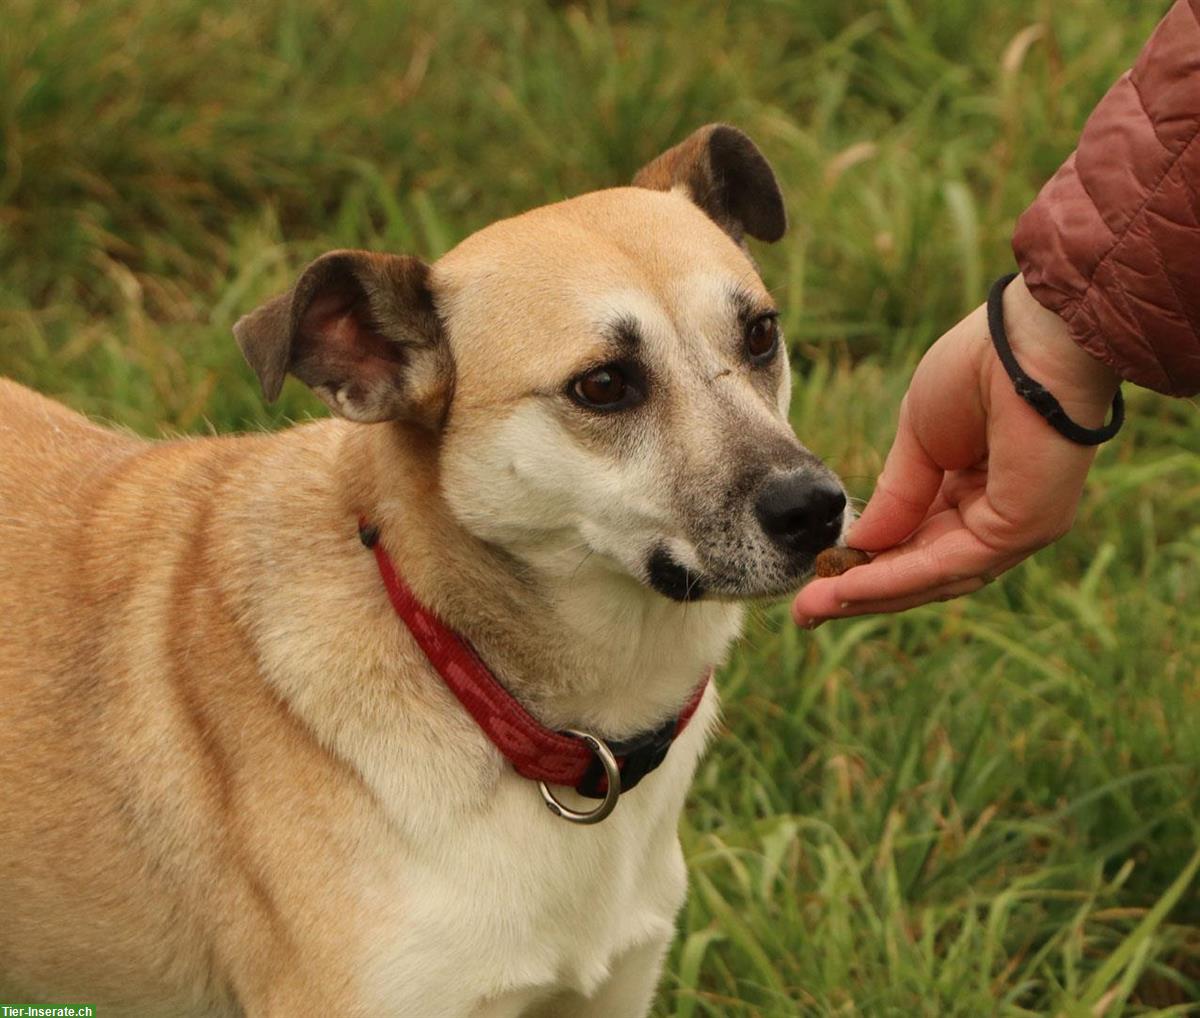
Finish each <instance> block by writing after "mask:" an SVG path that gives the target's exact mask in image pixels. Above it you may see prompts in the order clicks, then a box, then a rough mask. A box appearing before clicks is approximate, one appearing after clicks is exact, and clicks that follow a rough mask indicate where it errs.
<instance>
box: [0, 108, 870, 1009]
mask: <svg viewBox="0 0 1200 1018" xmlns="http://www.w3.org/2000/svg"><path fill="white" fill-rule="evenodd" d="M635 185H636V186H633V187H627V188H616V189H612V190H606V191H599V192H596V193H592V194H587V195H584V196H582V197H578V198H574V199H571V200H569V201H564V202H561V203H558V204H555V205H550V206H547V207H544V208H539V209H535V210H534V211H532V212H527V213H525V214H524V215H520V216H517V217H515V218H513V219H508V220H504V221H502V222H499V223H496V224H494V225H492V226H489V227H487V228H486V229H484V230H482V231H480V232H479V233H477V234H475V235H473V236H471V237H469V238H468V239H467V240H465V241H464V242H463V243H462V244H460V245H459V246H458V247H457V248H455V249H454V250H453V251H451V252H450V253H449V254H447V255H446V256H445V257H443V258H442V259H440V260H439V261H438V262H436V263H435V264H434V265H432V266H427V265H425V264H423V263H422V262H420V261H418V260H417V259H415V258H411V257H399V256H393V255H382V254H368V253H364V252H357V251H339V252H334V253H331V254H329V255H326V256H324V257H322V258H319V259H318V260H317V261H316V262H314V263H313V264H312V265H311V266H309V268H308V269H307V270H306V271H305V272H304V274H303V275H302V276H301V278H300V280H299V282H298V283H297V284H296V286H295V288H294V289H293V290H292V291H290V292H289V293H288V294H285V295H284V296H282V297H279V298H277V299H276V300H273V301H271V302H270V303H268V304H266V305H265V306H264V307H262V308H260V309H259V310H257V311H255V312H254V313H252V314H250V315H248V316H247V317H245V318H244V319H242V320H241V321H240V322H239V323H238V325H237V326H236V328H235V333H236V336H237V339H238V342H239V343H240V345H241V347H242V350H243V351H244V353H245V355H246V358H247V360H248V361H249V363H250V365H251V366H252V367H253V368H254V370H255V371H256V372H257V374H258V376H259V378H260V380H261V382H262V385H263V388H264V391H265V393H266V395H267V397H268V398H273V397H274V396H275V395H276V394H277V393H278V391H279V389H280V386H281V384H282V382H283V378H284V375H285V373H289V372H290V373H291V374H293V375H294V376H296V377H298V378H299V379H300V380H302V381H303V382H305V383H307V384H308V385H309V386H311V387H312V388H313V389H314V390H315V391H316V392H317V393H318V394H319V395H320V396H321V397H322V398H323V399H324V400H325V401H326V402H327V403H328V404H329V406H330V408H331V409H332V410H333V412H334V413H335V414H336V415H337V417H336V418H334V419H330V420H322V421H318V422H315V423H310V424H305V425H302V426H299V427H295V428H292V429H290V430H286V431H283V432H281V433H278V434H272V435H250V436H237V437H227V438H202V439H188V440H180V441H163V442H144V441H141V440H138V439H135V438H133V437H130V436H129V435H126V434H121V433H117V432H114V431H111V430H107V429H105V428H102V427H98V426H96V425H94V424H92V423H89V422H88V421H86V420H84V419H83V418H81V417H79V416H77V415H76V414H74V413H72V412H70V411H68V410H66V409H65V408H63V407H62V406H60V405H58V404H56V403H53V402H51V401H49V400H47V399H44V398H42V397H40V396H38V395H36V394H34V393H32V392H30V391H28V390H26V389H23V388H21V387H19V386H17V385H15V384H12V383H8V382H0V739H2V743H0V1000H4V1001H12V1000H22V1001H29V1000H35V1001H47V1002H53V1001H60V1002H63V1001H67V1002H69V1001H86V1002H89V1003H92V1004H96V1005H98V1006H99V1007H100V1013H101V1014H102V1015H104V1016H105V1018H114V1016H118V1015H137V1016H154V1018H165V1016H174V1015H181V1016H182V1015H189V1016H191V1015H213V1016H215V1015H222V1016H225V1015H228V1016H233V1015H246V1016H251V1018H261V1016H285V1015H289V1016H300V1015H322V1016H329V1015H337V1016H339V1018H343V1016H363V1018H377V1016H388V1015H395V1016H409V1018H437V1016H445V1018H463V1016H471V1018H517V1016H523V1018H530V1016H544V1018H549V1016H554V1018H568V1016H578V1018H584V1016H587V1018H623V1016H639V1015H643V1014H644V1013H645V1012H646V1010H647V1009H648V1007H649V1006H650V1001H651V999H652V996H653V994H654V990H655V985H656V982H657V979H658V975H659V970H660V968H661V964H662V959H663V955H664V952H665V951H666V948H667V946H668V944H669V943H670V941H671V937H672V930H673V924H674V920H675V915H676V913H677V911H678V909H679V908H680V905H681V903H682V901H683V898H684V894H685V885H686V877H685V872H684V864H683V859H682V855H681V852H680V847H679V844H678V840H677V837H676V825H677V820H678V816H679V813H680V810H681V808H682V806H683V802H684V796H685V794H686V792H687V788H688V783H689V781H690V778H691V775H692V772H693V769H694V767H695V765H696V762H697V759H698V758H699V755H700V753H701V751H702V749H703V746H704V742H705V739H706V735H707V729H709V728H710V727H711V724H712V720H713V717H714V714H715V712H716V693H715V691H714V690H713V689H712V688H711V687H710V688H709V690H708V692H707V693H706V695H705V697H704V699H703V701H702V702H701V704H700V707H699V710H698V712H697V714H696V716H695V720H694V722H693V723H692V724H691V725H690V726H689V727H688V728H687V729H686V730H685V731H684V732H683V733H682V734H681V735H680V736H679V738H678V739H677V740H676V742H675V744H674V746H673V748H672V749H671V750H670V752H669V753H668V755H667V756H666V759H665V761H664V762H663V763H662V765H661V766H660V767H659V768H658V769H657V770H656V771H654V772H653V773H652V774H650V775H648V776H647V777H646V778H645V780H644V781H643V782H642V783H641V784H640V785H639V786H638V787H637V788H636V789H634V790H632V791H629V792H627V793H625V794H624V795H622V796H621V798H620V802H619V806H618V808H617V809H616V810H615V811H614V812H613V814H612V815H611V816H610V817H609V818H608V819H606V820H605V821H604V822H603V823H601V824H597V825H594V826H577V825H574V824H571V823H567V822H565V821H564V820H563V819H561V818H559V817H556V816H555V815H553V814H552V813H551V812H550V811H549V810H547V809H546V807H545V805H544V804H543V801H542V798H541V796H540V795H539V791H538V787H537V784H536V783H535V782H532V781H529V780H527V779H526V778H523V777H521V776H519V775H518V774H517V773H515V771H514V769H513V767H512V766H510V764H509V763H508V761H507V760H506V759H505V758H504V757H503V756H502V755H501V753H500V752H499V750H498V749H497V748H496V746H495V745H494V744H493V743H492V742H491V741H490V740H489V739H488V738H487V737H486V736H485V735H484V734H483V732H481V730H480V728H479V727H478V726H477V725H476V724H475V722H474V721H473V720H472V718H471V716H470V715H469V714H468V713H467V712H466V711H465V710H464V709H463V706H462V705H461V704H460V703H459V701H458V700H457V699H456V698H455V697H454V695H452V693H451V692H450V691H449V690H448V688H447V686H446V684H445V683H444V682H443V681H442V679H441V677H440V676H439V674H438V673H437V672H436V671H435V670H434V669H433V668H431V666H430V664H429V661H428V660H427V659H426V657H425V656H424V655H423V654H422V652H421V650H420V649H419V648H418V646H417V645H416V643H414V638H413V634H412V633H411V632H410V630H409V629H408V628H407V627H406V626H405V625H404V623H403V622H402V621H401V620H400V619H399V618H397V616H396V614H395V612H394V611H393V609H392V605H391V604H390V603H389V600H388V596H387V594H386V593H385V590H384V585H383V583H382V582H381V578H380V571H379V570H378V569H377V568H376V563H375V559H374V557H373V556H372V555H371V554H370V553H369V552H367V551H366V550H364V548H363V546H362V544H361V543H360V540H359V535H358V527H359V520H360V518H363V517H365V518H367V519H369V520H370V521H371V522H372V523H373V524H374V525H375V526H376V527H377V528H378V533H379V534H380V535H381V538H380V539H381V541H382V546H383V547H384V548H386V550H387V552H388V554H389V555H390V557H391V560H392V561H393V562H395V563H396V568H397V569H398V570H399V571H400V573H402V574H403V577H404V579H405V580H406V581H407V583H408V585H409V587H410V588H411V590H412V591H413V592H414V594H415V596H416V597H417V598H418V599H419V600H420V601H421V602H422V603H423V604H424V605H425V606H427V607H428V608H429V609H430V610H432V611H433V612H436V614H437V615H438V616H440V618H441V619H443V620H445V622H446V623H447V624H448V625H449V626H451V627H453V629H455V630H457V631H458V632H459V633H461V634H462V635H463V636H464V637H465V638H466V639H468V640H469V641H470V642H471V643H472V644H473V645H474V647H475V648H476V649H477V650H478V652H479V655H480V657H481V659H482V660H483V661H485V662H486V663H487V665H488V666H489V667H490V669H491V670H492V672H494V674H495V675H496V676H498V677H499V678H500V679H501V680H502V682H503V684H504V685H505V686H506V687H507V689H508V690H509V691H511V693H512V694H514V696H515V697H516V698H517V699H518V700H519V701H520V702H521V703H522V704H523V705H524V706H525V707H526V708H527V709H528V711H529V712H530V713H531V714H533V715H534V716H535V717H536V718H538V719H539V720H540V721H541V723H542V724H544V725H545V726H547V727H548V728H550V729H566V728H577V729H586V730H588V731H590V732H594V733H597V734H598V735H599V736H600V737H601V738H603V739H613V740H621V739H625V738H627V737H628V736H630V735H632V734H634V733H638V732H643V731H646V730H648V729H652V728H653V727H654V726H656V725H659V724H661V723H662V722H663V721H664V719H668V718H670V717H672V716H674V715H675V714H677V713H678V712H679V711H680V707H681V705H682V704H683V703H684V701H685V700H687V698H688V696H689V693H690V692H691V691H692V690H693V688H694V687H695V686H696V684H697V680H698V679H699V678H700V677H701V676H702V675H704V674H705V673H706V671H707V670H709V669H711V668H712V667H713V666H715V665H716V664H718V663H719V662H720V661H721V660H722V657H723V655H724V654H725V653H726V649H727V648H728V646H729V644H730V641H731V640H733V638H734V637H735V635H736V634H737V633H738V630H739V626H740V624H741V617H742V609H741V607H740V605H739V602H741V601H743V600H744V599H747V598H753V597H760V596H771V595H779V594H783V593H785V592H787V591H790V590H792V589H793V588H795V587H796V586H797V585H798V584H799V582H800V581H801V580H802V579H803V577H804V576H805V575H806V574H807V573H808V571H809V569H810V567H811V563H812V559H813V556H814V554H815V553H816V552H817V551H819V550H820V549H822V548H824V547H826V546H828V545H830V544H833V543H834V542H835V541H836V540H837V539H838V538H839V536H840V534H841V531H842V528H843V522H844V519H845V513H846V509H845V497H844V494H843V492H842V489H841V486H840V484H839V483H838V482H837V480H836V478H834V476H833V475H832V474H831V473H830V471H829V470H828V469H827V468H825V467H824V466H823V465H822V464H821V462H820V461H819V460H818V459H817V458H816V457H815V456H814V455H813V454H812V453H810V452H809V451H808V450H806V449H805V447H804V446H803V445H801V444H800V442H799V441H798V440H797V439H796V436H795V435H794V434H793V433H792V431H791V429H790V427H789V426H788V423H787V416H786V410H787V406H788V395H789V372H788V366H787V360H786V353H785V350H784V347H783V344H782V342H781V341H780V338H779V330H778V327H777V324H776V309H775V305H774V304H773V303H772V300H771V297H770V295H769V294H768V292H767V290H766V289H765V288H764V286H763V284H762V282H761V281H760V279H759V277H758V274H757V272H756V271H755V268H754V265H753V263H752V262H751V260H750V258H749V256H748V255H747V253H746V250H745V248H744V246H743V243H742V242H743V237H744V236H745V235H749V236H753V237H757V238H760V239H764V240H772V241H773V240H777V239H778V238H779V237H780V236H781V235H782V234H783V231H784V225H785V220H784V210H783V203H782V200H781V197H780V194H779V190H778V187H777V185H776V182H775V178H774V176H773V174H772V172H771V170H770V168H769V167H768V165H767V163H766V162H765V160H764V159H763V157H762V155H761V154H760V152H759V151H758V149H757V148H755V146H754V145H753V144H752V143H751V142H750V141H749V139H748V138H746V136H745V135H743V134H742V133H740V132H739V131H737V130H735V129H733V128H730V127H726V126H715V127H714V126H710V127H707V128H704V129H702V130H700V131H698V132H696V133H695V134H694V135H692V136H691V137H690V138H689V139H687V140H686V141H685V142H684V143H683V144H681V145H679V146H677V147H676V148H674V149H671V150H669V151H668V152H666V153H665V154H663V155H662V156H660V157H659V158H658V159H657V160H655V161H654V162H653V163H651V164H650V165H649V166H647V167H646V168H645V169H643V170H642V172H641V173H640V174H639V175H638V177H637V178H636V180H635ZM553 792H554V794H555V795H556V796H557V797H558V798H560V799H561V800H563V801H564V802H566V803H568V804H574V805H576V806H578V807H579V808H586V805H587V804H586V800H581V799H578V798H577V797H575V796H574V793H573V792H571V791H570V790H567V789H562V788H557V789H554V790H553Z"/></svg>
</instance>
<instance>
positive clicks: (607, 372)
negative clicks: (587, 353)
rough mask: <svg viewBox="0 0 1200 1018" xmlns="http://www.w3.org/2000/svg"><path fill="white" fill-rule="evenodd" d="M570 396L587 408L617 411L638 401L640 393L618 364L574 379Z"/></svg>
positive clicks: (607, 365)
mask: <svg viewBox="0 0 1200 1018" xmlns="http://www.w3.org/2000/svg"><path fill="white" fill-rule="evenodd" d="M571 395H572V396H573V397H574V398H575V400H576V401H577V402H579V403H582V404H583V405H584V406H587V407H597V408H599V409H601V410H618V409H621V408H622V407H627V406H632V405H633V404H634V403H637V402H638V401H640V399H641V396H642V393H641V390H640V389H639V388H638V387H637V385H636V384H634V381H633V380H632V379H631V378H630V376H629V372H628V371H627V370H626V369H624V368H622V367H621V366H620V365H618V364H606V365H604V367H602V368H593V369H592V370H591V371H589V372H588V373H587V374H586V375H581V376H580V377H579V378H577V379H575V381H574V382H573V383H572V384H571Z"/></svg>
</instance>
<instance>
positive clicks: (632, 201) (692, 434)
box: [234, 125, 847, 601]
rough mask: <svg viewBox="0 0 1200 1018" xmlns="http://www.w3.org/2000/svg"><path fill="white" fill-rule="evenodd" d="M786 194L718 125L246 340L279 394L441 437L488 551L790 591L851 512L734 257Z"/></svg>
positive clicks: (775, 223)
mask: <svg viewBox="0 0 1200 1018" xmlns="http://www.w3.org/2000/svg"><path fill="white" fill-rule="evenodd" d="M785 226H786V220H785V213H784V207H783V200H782V197H781V196H780V193H779V188H778V185H777V184H776V181H775V176H774V174H773V173H772V171H771V168H770V167H769V166H768V164H767V162H766V160H765V159H764V158H763V156H762V154H761V153H760V152H759V150H758V149H757V148H756V147H755V146H754V144H753V143H752V142H751V141H750V139H749V138H747V137H746V136H745V135H744V134H742V133H741V132H740V131H737V130H736V129H734V128H731V127H726V126H719V125H718V126H709V127H705V128H702V129H701V130H699V131H697V132H696V133H695V134H693V135H692V136H691V137H689V138H688V139H687V140H686V141H684V142H683V143H682V144H680V145H678V146H676V147H675V148H673V149H670V150H669V151H667V152H665V153H664V154H663V155H661V156H660V157H659V158H658V159H656V160H655V161H654V162H652V163H650V164H649V165H648V166H646V167H645V168H644V169H642V171H641V172H640V173H639V174H638V175H637V177H636V178H635V179H634V186H633V187H627V188H615V189H612V190H606V191H598V192H594V193H591V194H586V195H583V196H581V197H578V198H573V199H570V200H568V201H564V202H560V203H558V204H555V205H549V206H545V207H543V208H538V209H534V210H533V211H531V212H527V213H525V214H524V215H520V216H516V217H515V218H512V219H506V220H503V221H501V222H498V223H495V224H493V225H491V226H489V227H487V228H485V229H483V230H481V231H479V232H478V233H476V234H474V235H473V236H471V237H468V238H467V239H466V240H465V241H463V242H462V243H461V244H460V245H459V246H458V247H456V248H455V249H454V250H453V251H451V252H450V253H449V254H447V255H445V256H444V257H443V258H442V259H440V260H439V261H438V262H437V263H435V264H434V265H433V266H427V265H425V264H424V263H423V262H421V261H419V260H418V259H416V258H412V257H406V256H396V255H381V254H370V253H366V252H359V251H335V252H332V253H330V254H327V255H324V256H322V257H321V258H319V259H317V260H316V261H315V262H314V263H313V264H312V265H310V266H309V267H308V269H307V270H306V271H305V272H304V274H303V275H302V276H301V278H300V280H299V282H298V283H297V284H296V286H295V288H294V289H293V290H292V291H290V292H289V293H287V294H284V295H283V296H282V297H278V298H276V299H275V300H274V301H271V302H270V303H268V304H266V305H264V306H263V307H262V308H259V309H258V310H257V311H255V312H253V313H252V314H250V315H247V316H246V317H245V318H243V319H242V320H241V321H239V322H238V323H237V325H236V326H235V328H234V332H235V335H236V336H237V339H238V343H239V345H240V346H241V348H242V350H243V352H244V353H245V355H246V359H247V360H248V361H249V363H250V365H251V366H252V367H253V368H254V370H255V371H256V372H257V374H258V376H259V379H260V380H261V382H262V386H263V390H264V392H265V393H266V395H267V397H268V399H273V398H274V397H275V396H276V395H277V394H278V392H279V389H280V387H281V385H282V384H283V378H284V375H285V374H286V373H288V372H291V373H292V374H293V375H295V376H296V377H298V378H299V379H301V380H302V381H304V382H305V383H307V384H308V385H309V386H311V387H312V389H313V390H314V391H315V392H316V393H317V394H318V395H319V396H320V397H321V398H322V399H323V400H324V401H325V402H326V403H328V404H329V406H330V407H331V408H332V409H333V411H334V412H335V413H337V414H340V415H341V416H343V417H347V418H349V419H351V420H354V421H361V422H367V423H374V422H386V421H400V422H403V423H404V426H406V427H416V428H423V429H428V430H431V431H436V432H437V433H438V434H439V441H438V442H437V443H436V447H437V449H438V453H437V455H438V456H439V476H440V479H441V489H442V494H443V496H444V498H445V500H446V503H447V505H448V506H449V509H450V511H451V512H452V513H453V514H454V516H455V517H456V518H457V520H458V521H459V523H461V524H462V525H463V526H464V527H465V528H466V529H467V530H468V531H470V532H471V533H472V534H474V535H475V536H476V537H478V538H479V539H481V540H483V541H486V542H489V543H492V544H494V545H498V546H500V547H502V548H504V549H505V550H506V551H507V552H509V553H510V554H512V555H514V556H516V557H517V558H518V559H521V560H523V561H525V562H526V563H528V564H529V565H531V566H532V567H534V568H535V569H539V570H544V571H550V572H552V573H558V574H560V575H563V576H569V575H570V574H571V573H572V571H573V570H576V569H577V568H578V567H579V565H580V563H581V562H582V561H583V560H585V559H587V558H590V559H592V560H593V565H602V566H603V567H606V568H608V569H611V570H612V571H613V572H614V573H616V574H623V575H625V576H627V577H631V578H632V579H634V580H636V581H638V582H640V583H642V584H645V585H646V586H648V587H651V588H653V589H654V590H656V591H658V592H659V593H660V594H662V595H665V596H666V597H669V598H673V599H675V600H680V601H682V600H695V599H697V598H700V597H714V598H745V597H755V596H764V595H775V594H783V593H786V592H787V591H789V590H791V589H793V588H794V587H796V586H797V585H798V584H799V582H800V581H801V580H802V579H803V577H804V576H805V575H806V574H807V572H808V571H809V569H810V568H811V565H812V561H813V557H814V556H815V554H816V553H817V552H818V551H820V550H821V549H823V548H825V547H828V546H829V545H831V544H834V543H835V542H836V541H837V539H838V538H839V536H840V535H841V532H842V527H843V523H844V521H845V520H846V518H847V515H846V513H847V510H846V499H845V495H844V493H843V490H842V487H841V485H840V483H839V482H838V480H837V478H836V477H835V476H834V475H833V473H832V472H831V471H830V470H829V469H828V468H827V467H826V466H825V465H824V464H823V463H822V462H821V461H820V460H819V459H818V458H817V457H816V456H815V455H813V453H811V452H810V451H809V450H808V449H806V448H805V447H804V446H803V445H802V444H801V443H800V442H799V440H798V439H797V438H796V436H795V434H793V432H792V430H791V428H790V426H789V425H788V421H787V407H788V399H789V393H790V376H789V371H788V364H787V351H786V347H785V345H784V342H783V339H782V337H781V336H780V330H779V324H778V311H777V308H776V305H775V303H774V301H773V300H772V299H771V296H770V294H769V293H768V291H767V290H766V288H765V287H764V286H763V283H762V281H761V280H760V279H759V277H758V273H757V271H756V269H755V266H754V263H753V262H752V261H751V259H750V257H749V255H748V254H747V252H746V249H745V246H744V238H745V237H746V236H747V235H748V236H751V237H755V238H757V239H760V240H765V241H775V240H778V239H779V238H780V237H782V236H783V233H784V229H785Z"/></svg>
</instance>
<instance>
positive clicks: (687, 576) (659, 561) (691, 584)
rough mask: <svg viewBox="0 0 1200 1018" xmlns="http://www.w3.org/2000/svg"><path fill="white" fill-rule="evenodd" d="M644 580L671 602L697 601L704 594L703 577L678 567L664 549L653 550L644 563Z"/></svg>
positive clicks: (685, 567)
mask: <svg viewBox="0 0 1200 1018" xmlns="http://www.w3.org/2000/svg"><path fill="white" fill-rule="evenodd" d="M646 580H647V582H648V583H649V584H650V586H651V587H653V588H654V589H655V590H657V591H658V592H659V593H660V594H662V595H663V597H669V598H670V599H671V600H672V601H681V602H682V601H699V600H700V598H702V597H703V596H704V594H705V590H706V588H705V583H704V577H703V576H701V575H700V574H699V573H697V572H693V571H692V570H691V569H689V568H688V567H687V566H684V565H680V564H679V563H678V562H676V561H675V560H674V559H673V558H672V557H671V553H670V552H669V551H667V549H666V548H655V549H654V551H653V552H651V554H650V558H649V559H648V560H647V561H646Z"/></svg>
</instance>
